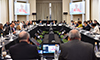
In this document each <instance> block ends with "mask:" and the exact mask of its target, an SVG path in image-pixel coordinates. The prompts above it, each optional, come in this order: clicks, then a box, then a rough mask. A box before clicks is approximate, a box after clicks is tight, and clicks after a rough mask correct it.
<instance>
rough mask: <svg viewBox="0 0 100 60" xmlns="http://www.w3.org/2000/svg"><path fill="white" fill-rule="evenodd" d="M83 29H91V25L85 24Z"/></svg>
mask: <svg viewBox="0 0 100 60" xmlns="http://www.w3.org/2000/svg"><path fill="white" fill-rule="evenodd" d="M83 29H84V30H87V31H90V29H91V27H90V26H89V25H87V26H86V27H85V26H83Z"/></svg>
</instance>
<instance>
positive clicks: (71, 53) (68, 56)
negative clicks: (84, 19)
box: [59, 30, 96, 60]
mask: <svg viewBox="0 0 100 60" xmlns="http://www.w3.org/2000/svg"><path fill="white" fill-rule="evenodd" d="M59 60H96V57H95V53H94V49H93V45H92V44H90V43H86V42H82V41H81V34H80V33H79V32H78V30H71V31H70V32H69V41H68V42H67V43H64V44H62V45H61V54H60V56H59Z"/></svg>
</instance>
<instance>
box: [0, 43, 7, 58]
mask: <svg viewBox="0 0 100 60" xmlns="http://www.w3.org/2000/svg"><path fill="white" fill-rule="evenodd" d="M1 52H2V59H4V58H5V56H6V54H7V52H6V49H5V43H4V42H2V50H1Z"/></svg>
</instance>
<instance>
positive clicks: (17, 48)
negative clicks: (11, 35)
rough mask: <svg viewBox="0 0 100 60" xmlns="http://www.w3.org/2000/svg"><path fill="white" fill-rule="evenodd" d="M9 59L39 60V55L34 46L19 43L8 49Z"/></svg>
mask: <svg viewBox="0 0 100 60" xmlns="http://www.w3.org/2000/svg"><path fill="white" fill-rule="evenodd" d="M9 52H10V55H11V58H12V59H14V60H18V59H23V60H25V59H39V60H40V57H39V54H38V51H37V47H36V46H35V45H30V44H28V43H27V42H21V43H18V44H16V45H14V46H11V47H10V49H9Z"/></svg>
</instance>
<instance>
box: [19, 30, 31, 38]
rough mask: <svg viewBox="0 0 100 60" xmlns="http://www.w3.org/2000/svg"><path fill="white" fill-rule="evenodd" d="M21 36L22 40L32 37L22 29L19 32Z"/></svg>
mask: <svg viewBox="0 0 100 60" xmlns="http://www.w3.org/2000/svg"><path fill="white" fill-rule="evenodd" d="M19 38H20V40H27V39H28V38H30V35H29V33H27V32H26V31H22V32H20V33H19Z"/></svg>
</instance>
